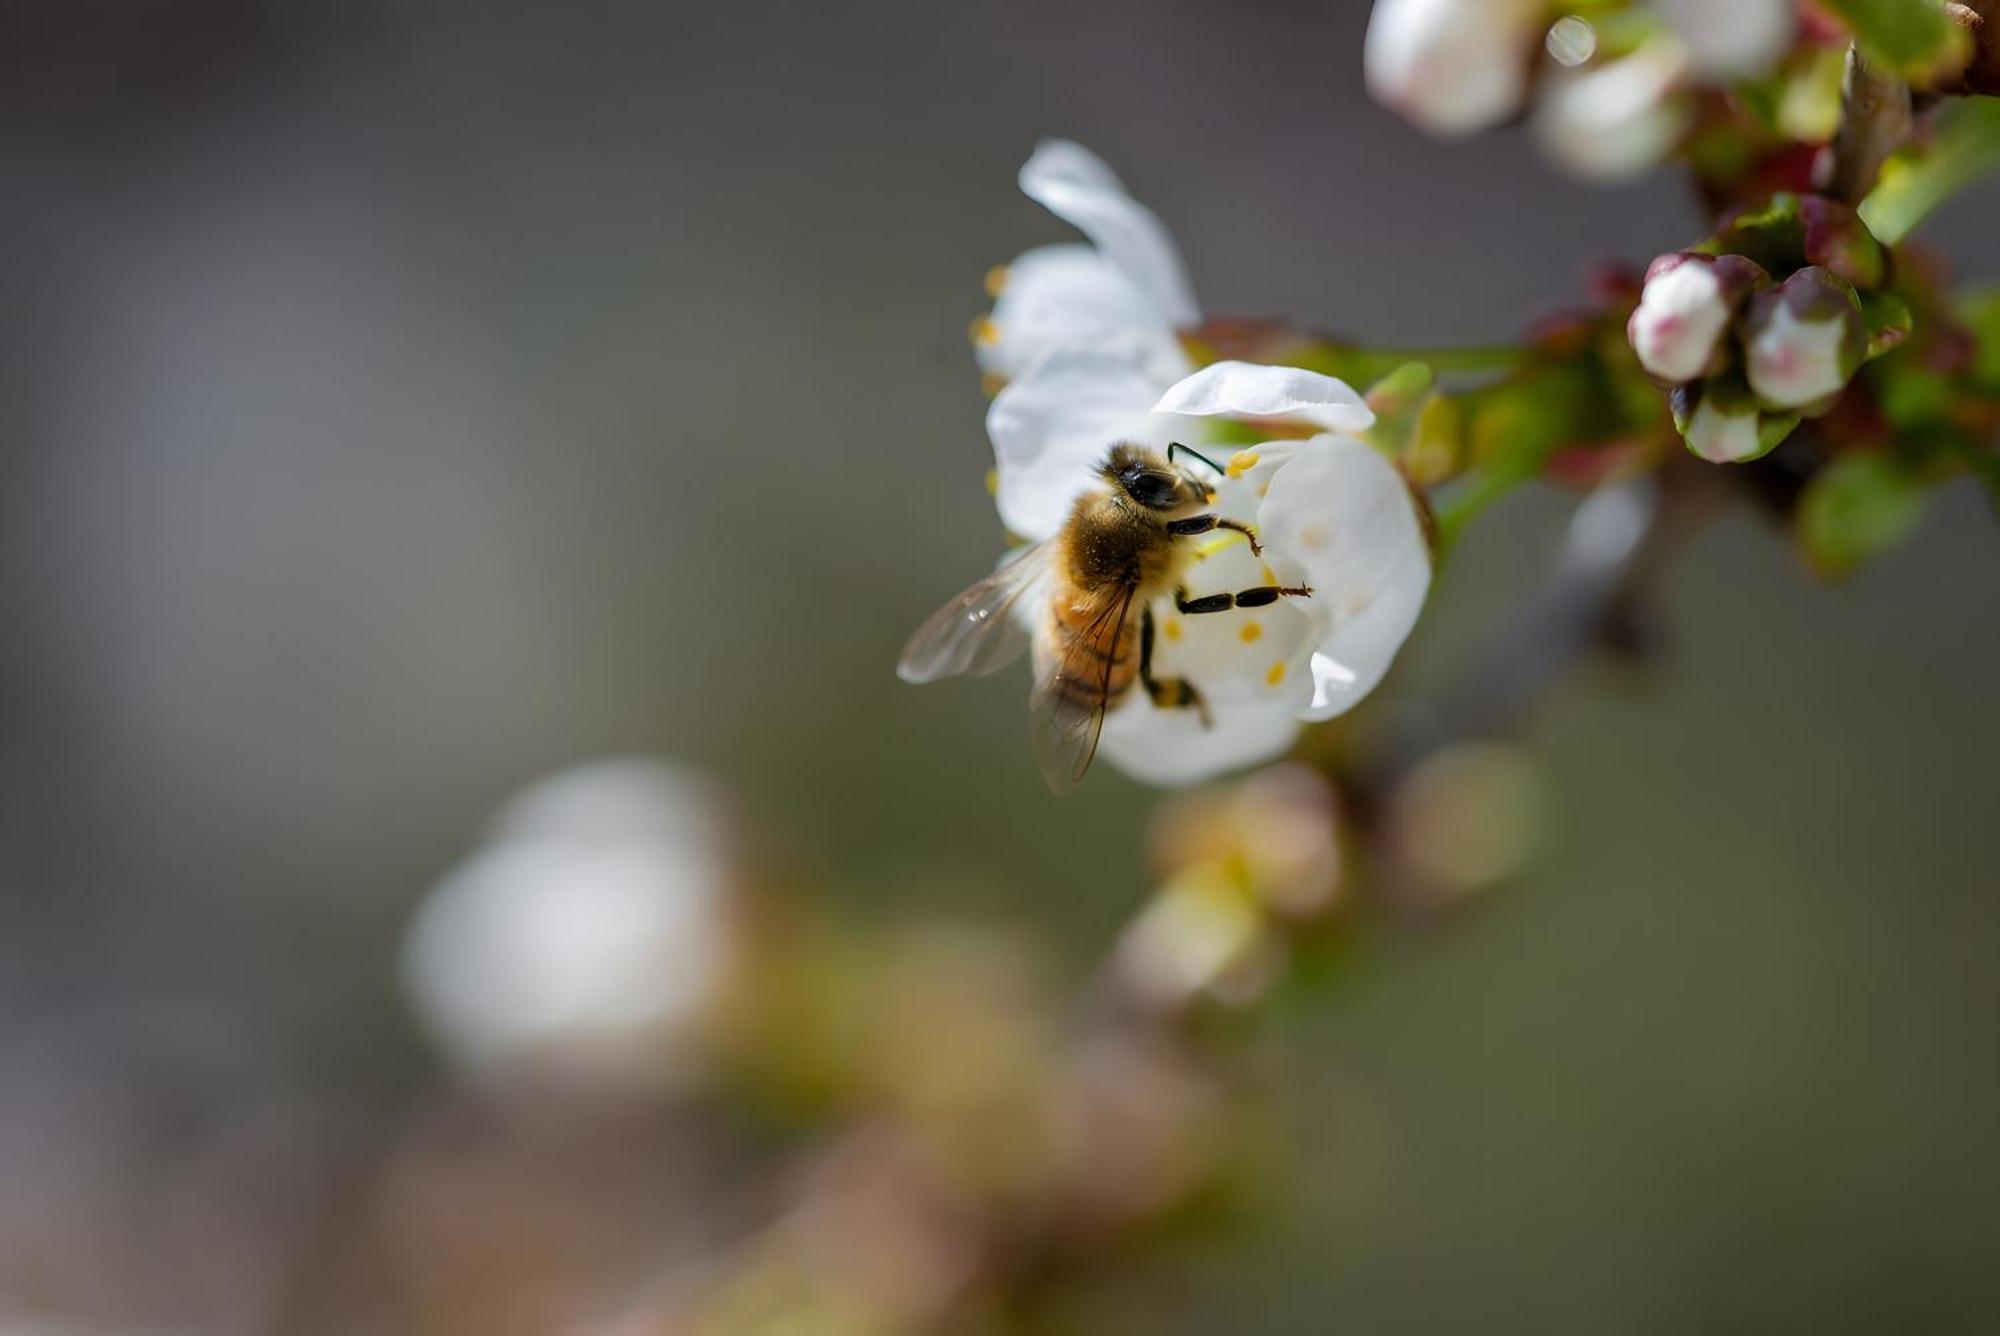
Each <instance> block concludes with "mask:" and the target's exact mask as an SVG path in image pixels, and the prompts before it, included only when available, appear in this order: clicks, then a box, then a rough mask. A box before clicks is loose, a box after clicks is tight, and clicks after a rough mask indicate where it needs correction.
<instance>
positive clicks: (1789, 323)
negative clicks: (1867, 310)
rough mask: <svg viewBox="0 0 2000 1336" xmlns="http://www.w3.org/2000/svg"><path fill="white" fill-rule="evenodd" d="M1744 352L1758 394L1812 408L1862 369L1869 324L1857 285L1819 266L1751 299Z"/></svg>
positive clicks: (1775, 402)
mask: <svg viewBox="0 0 2000 1336" xmlns="http://www.w3.org/2000/svg"><path fill="white" fill-rule="evenodd" d="M1744 351H1745V353H1746V357H1747V367H1746V370H1747V372H1748V375H1749V379H1750V388H1751V389H1753V390H1755V391H1756V392H1757V397H1758V398H1759V399H1761V400H1762V401H1763V402H1764V403H1766V404H1767V405H1770V406H1772V407H1775V408H1797V409H1804V410H1808V411H1810V410H1811V409H1814V408H1817V407H1821V406H1822V405H1823V404H1824V402H1825V401H1827V400H1830V399H1832V398H1833V396H1835V395H1837V394H1838V393H1840V391H1841V390H1842V389H1843V388H1844V387H1845V386H1846V384H1847V382H1848V380H1849V379H1850V378H1851V377H1852V376H1853V375H1854V373H1855V371H1856V370H1857V369H1859V367H1860V366H1861V362H1862V359H1863V358H1864V357H1865V356H1866V354H1867V351H1868V324H1867V321H1865V320H1864V319H1863V318H1862V314H1861V303H1860V300H1859V299H1858V298H1856V296H1855V295H1854V289H1853V288H1851V287H1849V286H1848V285H1847V282H1846V281H1845V280H1844V279H1841V278H1839V277H1838V276H1836V275H1834V274H1833V273H1831V272H1829V271H1827V270H1825V269H1821V268H1819V267H1818V266H1814V267H1812V268H1808V269H1801V270H1799V271H1798V272H1797V273H1796V274H1793V275H1792V276H1791V277H1790V278H1788V279H1786V280H1785V282H1784V284H1783V285H1782V286H1781V287H1779V288H1778V289H1777V290H1776V291H1775V292H1767V293H1763V294H1761V295H1760V296H1759V297H1758V298H1757V300H1756V301H1755V302H1754V303H1752V305H1751V309H1750V319H1749V322H1748V325H1747V327H1746V329H1745V334H1744Z"/></svg>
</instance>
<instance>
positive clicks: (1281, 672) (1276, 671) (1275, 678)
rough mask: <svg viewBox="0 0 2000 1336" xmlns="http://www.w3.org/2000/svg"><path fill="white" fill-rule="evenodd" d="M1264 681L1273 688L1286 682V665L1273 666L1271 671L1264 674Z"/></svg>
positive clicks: (1277, 664)
mask: <svg viewBox="0 0 2000 1336" xmlns="http://www.w3.org/2000/svg"><path fill="white" fill-rule="evenodd" d="M1264 680H1265V681H1266V682H1268V683H1269V684H1270V685H1272V686H1277V685H1278V683H1280V682H1282V681H1284V680H1285V665H1284V664H1282V663H1274V664H1272V665H1271V671H1270V672H1268V673H1265V674H1264Z"/></svg>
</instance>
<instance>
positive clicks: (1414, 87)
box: [1361, 0, 1543, 135]
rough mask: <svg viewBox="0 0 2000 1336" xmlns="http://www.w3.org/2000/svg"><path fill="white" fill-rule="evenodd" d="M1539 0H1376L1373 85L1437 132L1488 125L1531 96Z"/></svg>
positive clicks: (1369, 49)
mask: <svg viewBox="0 0 2000 1336" xmlns="http://www.w3.org/2000/svg"><path fill="white" fill-rule="evenodd" d="M1540 9H1541V5H1540V3H1539V0H1376V4H1375V10H1374V13H1373V14H1371V15H1370V16H1369V20H1368V37H1367V40H1366V42H1365V43H1364V45H1363V48H1362V53H1361V54H1362V68H1363V72H1364V74H1365V75H1366V76H1367V80H1368V91H1369V92H1370V93H1371V94H1373V95H1374V97H1375V99H1376V100H1377V101H1378V102H1381V103H1383V104H1384V105H1385V106H1389V107H1393V108H1395V109H1396V110H1397V111H1398V112H1400V113H1401V114H1402V115H1403V116H1404V117H1405V118H1407V119H1408V120H1410V121H1411V122H1413V123H1414V124H1416V125H1417V126H1419V127H1420V128H1422V129H1424V130H1427V131H1429V132H1430V133H1431V134H1434V135H1464V134H1471V133H1473V132H1475V131H1478V130H1485V129H1489V128H1491V127H1492V126H1495V125H1498V124H1499V123H1500V122H1502V121H1504V120H1506V119H1507V118H1508V117H1509V116H1512V115H1513V114H1514V113H1515V112H1516V111H1519V110H1520V108H1521V103H1522V101H1523V100H1524V99H1525V98H1526V96H1527V90H1528V70H1529V67H1530V65H1531V63H1532V60H1533V51H1532V48H1533V44H1534V42H1535V40H1536V38H1537V37H1538V36H1539V32H1538V29H1539V28H1540V26H1541V24H1540V22H1539V21H1538V20H1540V19H1541V18H1542V17H1543V16H1542V15H1541V14H1540Z"/></svg>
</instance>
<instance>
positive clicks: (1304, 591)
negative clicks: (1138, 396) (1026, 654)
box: [896, 442, 1312, 793]
mask: <svg viewBox="0 0 2000 1336" xmlns="http://www.w3.org/2000/svg"><path fill="white" fill-rule="evenodd" d="M1183 452H1184V453H1186V454H1189V455H1192V456H1194V458H1196V459H1199V460H1201V462H1202V463H1204V464H1207V465H1208V466H1209V467H1210V468H1211V469H1214V470H1215V472H1216V473H1217V474H1218V475H1220V474H1221V472H1222V470H1221V469H1219V468H1216V466H1215V465H1214V464H1213V463H1211V462H1210V461H1209V460H1207V459H1205V458H1203V457H1202V456H1201V455H1198V454H1195V452H1194V451H1193V450H1190V449H1188V447H1186V446H1184V445H1181V444H1180V443H1178V442H1176V443H1174V444H1173V445H1170V446H1169V447H1168V448H1167V454H1166V456H1165V457H1164V458H1163V457H1162V456H1161V455H1159V454H1158V453H1157V452H1155V451H1153V450H1150V449H1147V448H1146V447H1145V446H1141V445H1133V444H1130V443H1125V444H1119V445H1114V446H1113V447H1111V450H1110V453H1109V454H1107V455H1106V456H1105V458H1104V462H1103V463H1102V464H1100V465H1099V466H1098V469H1097V474H1098V478H1099V479H1100V481H1101V483H1102V484H1103V485H1102V486H1099V487H1095V488H1093V489H1092V490H1090V491H1088V492H1086V493H1084V494H1083V495H1082V496H1080V497H1078V498H1077V500H1076V505H1075V507H1074V508H1073V509H1072V510H1071V511H1070V515H1069V519H1068V520H1067V521H1066V522H1065V523H1064V525H1063V527H1062V530H1061V531H1060V532H1059V533H1057V534H1056V535H1055V537H1053V538H1050V539H1049V540H1047V541H1046V542H1042V543H1037V544H1035V545H1034V546H1032V547H1027V548H1023V549H1021V550H1020V551H1019V552H1017V553H1016V554H1014V556H1013V557H1012V558H1011V559H1009V560H1008V561H1007V562H1006V564H1004V565H1002V566H1001V567H1000V569H999V570H997V571H995V572H994V573H993V574H992V575H990V576H988V577H987V578H986V579H984V580H981V581H980V582H979V583H978V584H976V585H974V586H972V588H970V589H968V590H966V591H965V592H964V593H963V594H960V595H959V596H958V597H957V598H955V599H953V600H952V601H951V602H949V603H947V604H945V606H944V607H942V608H940V609H938V611H937V612H936V613H934V614H932V616H931V617H930V619H929V620H928V621H926V622H925V623H924V624H923V625H922V626H920V627H918V628H917V632H916V634H915V635H913V636H911V637H910V642H909V644H908V645H906V646H905V647H904V649H903V657H902V660H901V662H900V663H899V664H898V665H897V668H896V672H897V675H898V676H899V677H901V678H902V679H903V680H904V681H905V682H934V681H936V680H937V679H939V678H941V677H953V676H957V675H958V674H961V673H962V674H965V675H967V676H971V677H984V676H986V675H987V674H989V673H992V672H996V671H998V670H999V669H1001V668H1004V667H1006V666H1007V665H1008V664H1009V663H1011V662H1013V661H1014V660H1015V659H1016V658H1018V657H1019V656H1020V655H1021V653H1022V651H1024V650H1027V649H1029V648H1030V647H1032V648H1033V650H1034V655H1033V663H1034V670H1035V674H1034V690H1033V692H1032V694H1031V695H1030V697H1029V711H1030V714H1031V716H1032V719H1033V728H1032V732H1033V738H1034V745H1035V759H1036V761H1037V762H1038V763H1039V764H1040V766H1041V770H1042V776H1043V778H1045V779H1047V780H1048V783H1049V787H1050V788H1052V789H1054V790H1055V791H1056V792H1057V793H1065V792H1067V791H1069V790H1070V789H1072V788H1074V787H1076V785H1077V783H1078V782H1079V781H1081V780H1082V778H1083V776H1084V772H1085V771H1087V770H1088V769H1089V768H1090V762H1091V758H1092V757H1093V756H1095V755H1096V754H1097V739H1098V735H1099V734H1100V733H1101V732H1102V731H1103V728H1104V714H1105V711H1106V710H1108V709H1110V708H1111V707H1112V706H1114V705H1116V704H1117V703H1118V702H1119V701H1121V700H1123V699H1124V698H1125V696H1126V693H1127V692H1129V691H1130V690H1131V688H1132V684H1133V682H1134V681H1137V682H1138V683H1139V685H1140V686H1141V687H1142V688H1143V689H1144V690H1145V692H1146V694H1147V696H1148V697H1150V698H1151V700H1152V702H1153V704H1154V705H1156V706H1158V707H1159V708H1161V709H1191V710H1194V711H1195V712H1196V713H1197V714H1198V715H1200V717H1201V720H1202V723H1203V724H1204V725H1207V724H1208V722H1209V718H1208V707H1207V705H1206V704H1205V703H1204V701H1203V699H1202V695H1201V692H1200V691H1198V690H1197V689H1196V688H1195V686H1194V684H1193V683H1192V682H1189V681H1188V680H1187V679H1185V678H1179V677H1173V678H1161V677H1157V676H1155V675H1154V673H1153V613H1152V604H1153V602H1154V601H1155V600H1156V599H1158V598H1160V597H1163V596H1165V595H1167V594H1169V593H1171V594H1172V595H1173V599H1174V606H1175V607H1176V608H1178V609H1179V610H1180V611H1181V612H1183V613H1186V614H1189V615H1200V614H1204V613H1216V612H1226V611H1228V610H1229V609H1231V608H1261V607H1265V606H1268V605H1269V604H1272V603H1275V602H1277V601H1278V600H1279V599H1280V598H1310V597H1311V596H1312V590H1311V589H1309V588H1307V587H1305V586H1304V585H1275V584H1272V585H1260V586H1258V587H1256V588H1254V589H1244V590H1239V591H1238V592H1236V593H1233V594H1209V595H1205V596H1203V597H1200V598H1190V597H1189V596H1188V593H1187V589H1186V588H1185V586H1183V585H1182V583H1181V577H1182V575H1183V573H1184V571H1185V569H1186V566H1187V563H1188V559H1189V555H1190V554H1189V551H1188V548H1187V546H1186V545H1185V544H1184V543H1182V542H1181V540H1182V539H1185V538H1191V537H1194V536H1196V535H1199V534H1205V533H1212V532H1214V531H1215V530H1217V529H1229V530H1233V531H1235V532H1236V533H1240V534H1242V535H1243V536H1244V537H1245V538H1246V539H1248V540H1249V543H1250V551H1251V553H1252V554H1253V555H1260V556H1261V555H1262V553H1263V547H1262V546H1261V544H1259V542H1258V541H1257V535H1256V533H1255V532H1254V531H1253V530H1252V529H1251V527H1250V526H1249V525H1247V524H1238V523H1237V522H1236V521H1234V520H1228V519H1224V518H1222V517H1221V516H1219V515H1215V514H1211V513H1204V509H1203V508H1204V507H1207V506H1211V505H1213V504H1214V503H1215V496H1216V493H1215V488H1214V487H1212V486H1210V485H1209V484H1208V483H1207V482H1206V481H1204V480H1203V479H1202V478H1201V477H1199V476H1197V475H1196V474H1195V473H1194V472H1193V471H1191V470H1190V469H1187V468H1183V467H1181V466H1179V465H1178V464H1176V463H1175V462H1174V457H1175V456H1176V455H1177V454H1180V453H1183ZM1024 600H1025V601H1024ZM1135 614H1136V615H1135ZM1135 640H1136V641H1137V644H1136V645H1135V644H1134V641H1135Z"/></svg>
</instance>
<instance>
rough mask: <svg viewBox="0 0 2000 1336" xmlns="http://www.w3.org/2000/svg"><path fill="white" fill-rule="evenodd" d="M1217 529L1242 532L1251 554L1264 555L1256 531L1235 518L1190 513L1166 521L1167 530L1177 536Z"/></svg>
mask: <svg viewBox="0 0 2000 1336" xmlns="http://www.w3.org/2000/svg"><path fill="white" fill-rule="evenodd" d="M1217 529H1227V530H1229V531H1230V532H1231V533H1240V534H1242V535H1243V536H1244V537H1245V538H1246V539H1248V540H1249V541H1250V555H1251V556H1253V557H1261V556H1263V555H1264V545H1263V544H1262V543H1260V542H1258V541H1257V531H1256V530H1255V529H1252V528H1251V527H1250V526H1249V525H1247V524H1238V523H1237V522H1236V521H1235V520H1226V519H1223V518H1222V517H1221V516H1220V515H1191V516H1189V517H1188V518H1187V519H1184V520H1168V521H1167V532H1168V533H1170V534H1173V535H1174V536H1175V537H1177V538H1191V537H1193V536H1194V535H1195V534H1200V533H1212V532H1214V531H1215V530H1217Z"/></svg>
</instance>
